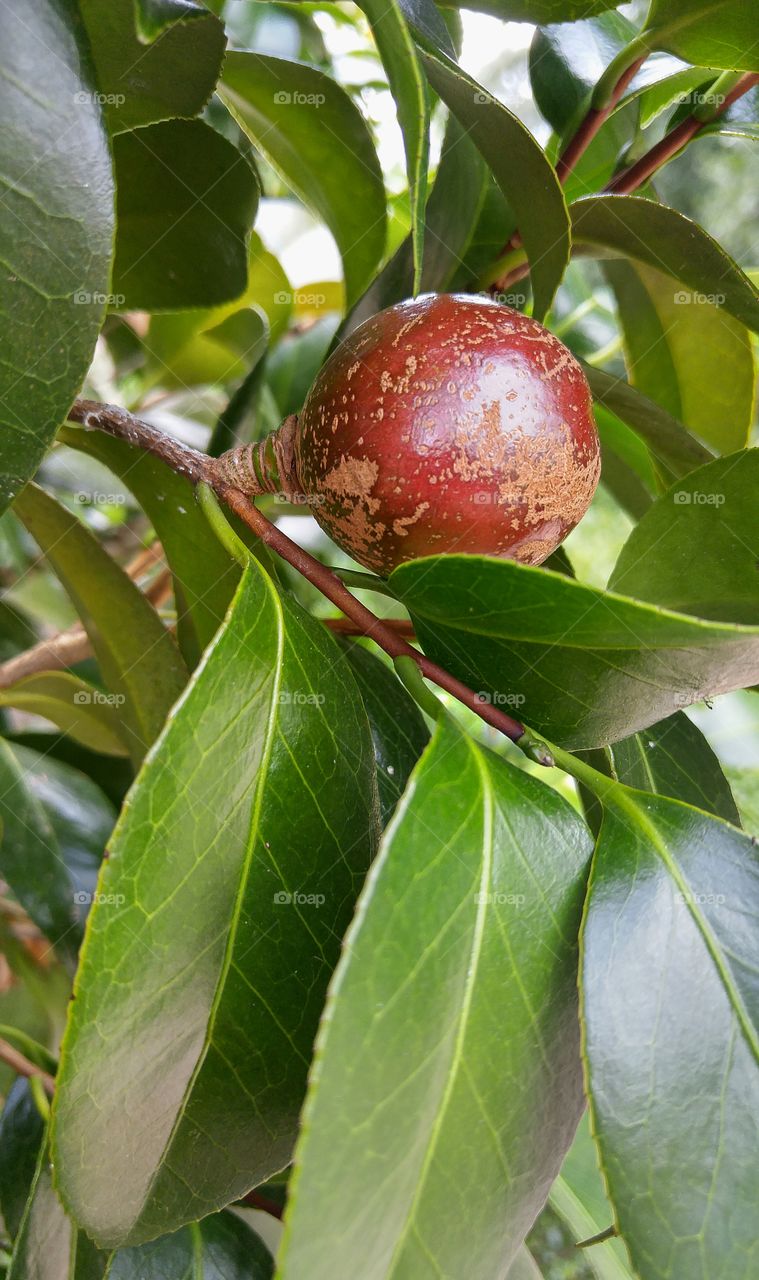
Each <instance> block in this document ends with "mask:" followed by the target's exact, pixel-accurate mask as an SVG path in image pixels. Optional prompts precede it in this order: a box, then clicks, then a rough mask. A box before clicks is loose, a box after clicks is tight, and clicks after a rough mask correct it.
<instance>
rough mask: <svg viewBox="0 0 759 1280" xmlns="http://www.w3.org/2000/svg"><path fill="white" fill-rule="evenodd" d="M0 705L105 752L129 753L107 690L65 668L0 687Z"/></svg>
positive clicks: (93, 748)
mask: <svg viewBox="0 0 759 1280" xmlns="http://www.w3.org/2000/svg"><path fill="white" fill-rule="evenodd" d="M0 707H15V708H16V710H17V711H26V712H28V713H29V715H36V716H43V717H44V719H45V720H51V721H52V723H53V724H57V725H58V728H59V729H61V730H62V731H63V732H64V733H67V734H69V736H70V737H72V738H73V739H74V741H75V742H81V743H82V745H83V746H85V747H90V748H91V749H92V750H93V751H102V752H103V753H104V754H105V755H109V756H124V755H128V754H129V747H128V744H127V741H126V738H125V735H124V732H123V729H122V726H121V721H120V720H119V717H118V715H117V714H116V711H115V709H114V707H113V704H112V702H111V701H110V700H109V697H108V695H107V694H105V693H103V691H102V690H101V689H96V688H95V686H94V685H91V684H88V683H87V681H86V680H80V678H79V677H78V676H75V675H72V674H71V673H70V672H68V671H39V672H37V673H36V674H35V675H31V676H24V677H23V679H21V680H16V681H15V683H14V684H11V685H8V686H7V687H6V688H3V689H0Z"/></svg>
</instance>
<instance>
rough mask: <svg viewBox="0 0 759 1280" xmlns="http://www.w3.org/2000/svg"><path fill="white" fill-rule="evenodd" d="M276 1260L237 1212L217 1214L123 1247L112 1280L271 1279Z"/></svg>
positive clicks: (111, 1268) (110, 1272) (115, 1260)
mask: <svg viewBox="0 0 759 1280" xmlns="http://www.w3.org/2000/svg"><path fill="white" fill-rule="evenodd" d="M273 1274H274V1259H273V1258H272V1256H271V1254H270V1253H269V1250H268V1249H267V1248H266V1246H265V1244H264V1243H263V1242H262V1240H260V1239H259V1237H258V1236H257V1235H256V1233H255V1232H254V1231H251V1229H250V1227H249V1226H248V1225H247V1224H246V1223H245V1222H243V1221H242V1220H241V1219H240V1218H238V1217H236V1216H235V1215H234V1214H233V1213H218V1214H212V1215H211V1216H210V1217H208V1218H204V1219H203V1221H202V1222H193V1223H191V1225H190V1226H188V1227H182V1229H181V1230H180V1231H176V1232H175V1233H174V1234H173V1235H170V1236H163V1237H162V1238H161V1239H159V1240H154V1241H152V1242H151V1243H150V1244H141V1245H137V1246H136V1247H135V1248H132V1249H119V1250H118V1252H117V1253H115V1254H114V1255H113V1258H112V1259H111V1262H110V1265H109V1268H108V1271H107V1277H108V1280H271V1277H272V1276H273Z"/></svg>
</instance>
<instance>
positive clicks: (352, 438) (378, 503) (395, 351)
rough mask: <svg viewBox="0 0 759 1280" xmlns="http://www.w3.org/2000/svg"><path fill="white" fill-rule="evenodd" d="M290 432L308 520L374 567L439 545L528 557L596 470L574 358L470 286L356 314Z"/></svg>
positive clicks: (591, 486)
mask: <svg viewBox="0 0 759 1280" xmlns="http://www.w3.org/2000/svg"><path fill="white" fill-rule="evenodd" d="M294 447H295V469H296V471H297V476H298V482H299V485H300V486H301V487H302V490H303V493H304V494H306V495H308V500H309V502H310V503H311V505H312V510H313V514H314V516H315V517H316V519H317V521H318V522H319V524H320V525H321V526H322V528H323V529H325V530H326V532H327V533H328V534H329V535H330V537H331V538H332V539H333V540H334V541H335V542H336V543H337V544H338V546H340V547H342V548H343V549H344V550H345V551H347V552H348V553H349V554H350V555H351V556H353V558H354V559H355V560H358V561H359V563H361V564H363V565H365V566H366V567H367V568H369V569H373V570H374V571H375V572H376V573H379V574H381V575H383V576H384V575H386V574H388V573H389V572H390V571H391V570H392V569H393V568H395V566H396V565H398V564H400V563H401V562H402V561H404V560H411V559H416V558H417V557H420V556H425V555H434V554H437V553H450V552H470V553H478V554H482V555H490V556H505V557H509V558H511V559H514V560H518V561H520V562H521V563H523V564H529V565H537V564H540V563H541V562H542V561H543V560H545V559H546V557H547V556H548V555H550V554H551V552H552V551H554V550H555V548H556V547H557V546H558V545H559V543H561V542H562V541H563V539H564V538H565V537H566V536H567V534H568V533H569V532H570V530H571V529H573V528H574V526H575V525H576V524H577V523H578V521H579V520H581V519H582V517H583V515H584V514H585V512H586V511H587V509H588V506H589V504H590V500H591V498H592V496H593V493H594V490H595V488H596V484H597V483H598V476H599V472H600V455H599V446H598V436H597V433H596V428H595V423H594V421H593V412H592V401H591V395H590V390H589V388H588V384H587V382H586V380H585V377H584V374H583V372H582V370H581V368H580V366H579V365H578V363H577V361H576V360H575V359H574V357H573V356H572V355H571V353H570V352H569V351H568V350H567V348H566V347H565V346H564V345H563V344H562V343H561V342H559V340H558V338H555V337H554V336H553V334H551V333H549V332H548V330H547V329H545V328H544V327H543V326H542V325H541V324H538V322H537V321H535V320H532V319H530V318H529V317H528V316H524V315H522V314H521V313H520V312H518V311H513V310H512V309H511V308H509V307H505V306H503V305H502V304H500V303H498V302H495V301H492V300H490V299H488V298H484V297H481V296H476V297H473V296H470V295H457V294H428V295H425V296H423V297H419V298H416V299H414V300H412V301H408V302H402V303H399V304H397V305H396V306H393V307H388V308H387V309H386V310H385V311H381V312H379V313H378V314H377V315H375V316H372V317H371V318H370V319H369V320H367V321H365V322H364V323H363V324H362V325H360V326H359V327H358V328H357V329H356V330H355V331H354V332H353V333H352V334H351V335H350V336H349V337H348V338H347V339H346V341H345V342H343V344H342V345H341V346H340V347H338V349H337V350H336V351H335V352H334V353H333V354H332V356H331V357H330V359H329V360H328V361H327V362H326V364H325V365H324V366H323V368H322V369H321V371H320V373H319V375H318V376H317V378H316V380H315V382H314V384H313V386H312V388H311V390H310V392H309V394H308V398H307V400H306V403H305V405H304V407H303V411H302V413H301V414H300V416H299V420H298V426H297V430H296V433H295V443H294Z"/></svg>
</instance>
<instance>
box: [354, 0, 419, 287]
mask: <svg viewBox="0 0 759 1280" xmlns="http://www.w3.org/2000/svg"><path fill="white" fill-rule="evenodd" d="M360 5H361V8H362V9H363V11H364V13H365V14H366V16H367V18H368V19H369V24H370V26H371V29H372V34H373V36H374V40H375V43H376V45H377V49H378V51H379V55H380V57H381V59H382V64H383V66H384V68H385V74H386V75H387V79H388V83H389V85H390V89H391V92H392V94H393V98H394V99H395V106H396V111H397V114H398V124H399V125H400V128H401V132H402V134H403V144H404V147H405V151H406V175H407V178H408V192H409V206H410V213H411V241H412V245H413V257H414V276H413V288H412V293H413V294H414V295H416V294H417V293H419V292H420V290H421V280H422V265H423V262H424V206H425V202H426V199H427V166H428V164H429V151H430V101H429V91H428V88H427V80H426V77H425V74H424V71H423V70H422V66H421V63H420V61H419V55H418V53H417V50H416V45H415V44H414V41H413V39H412V38H411V33H410V31H409V28H408V26H407V25H406V18H405V16H404V9H403V5H402V3H401V0H360ZM432 7H433V8H434V5H433V6H432Z"/></svg>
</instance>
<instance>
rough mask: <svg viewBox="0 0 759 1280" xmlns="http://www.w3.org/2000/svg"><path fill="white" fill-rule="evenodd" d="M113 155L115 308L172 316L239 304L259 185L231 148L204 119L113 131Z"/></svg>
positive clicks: (240, 156)
mask: <svg viewBox="0 0 759 1280" xmlns="http://www.w3.org/2000/svg"><path fill="white" fill-rule="evenodd" d="M113 158H114V166H115V170H116V180H117V184H118V185H117V192H118V194H117V201H116V210H117V220H118V233H117V236H116V258H115V262H114V267H113V291H114V296H115V301H116V304H117V305H118V306H119V307H125V308H127V309H134V308H139V309H141V310H144V311H176V310H179V309H181V308H183V307H212V306H216V305H217V304H219V303H222V302H227V301H228V300H229V299H232V298H238V297H239V296H240V295H241V294H242V293H243V291H244V289H245V285H246V281H247V262H248V248H247V237H248V233H249V231H250V228H251V226H252V225H253V219H254V217H255V213H256V206H257V204H258V181H257V179H256V175H255V173H254V172H253V170H252V168H251V166H250V163H249V161H248V160H247V159H246V158H245V156H243V155H242V154H241V152H240V151H238V149H237V147H234V146H233V145H232V143H231V142H227V139H226V138H223V137H222V136H221V134H220V133H217V132H216V130H215V129H212V128H211V127H210V125H207V124H205V123H204V122H203V121H202V120H167V121H164V122H163V123H161V124H154V125H149V126H148V127H147V128H144V129H135V130H132V131H130V132H129V133H122V134H119V135H118V136H117V137H116V138H114V141H113Z"/></svg>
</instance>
